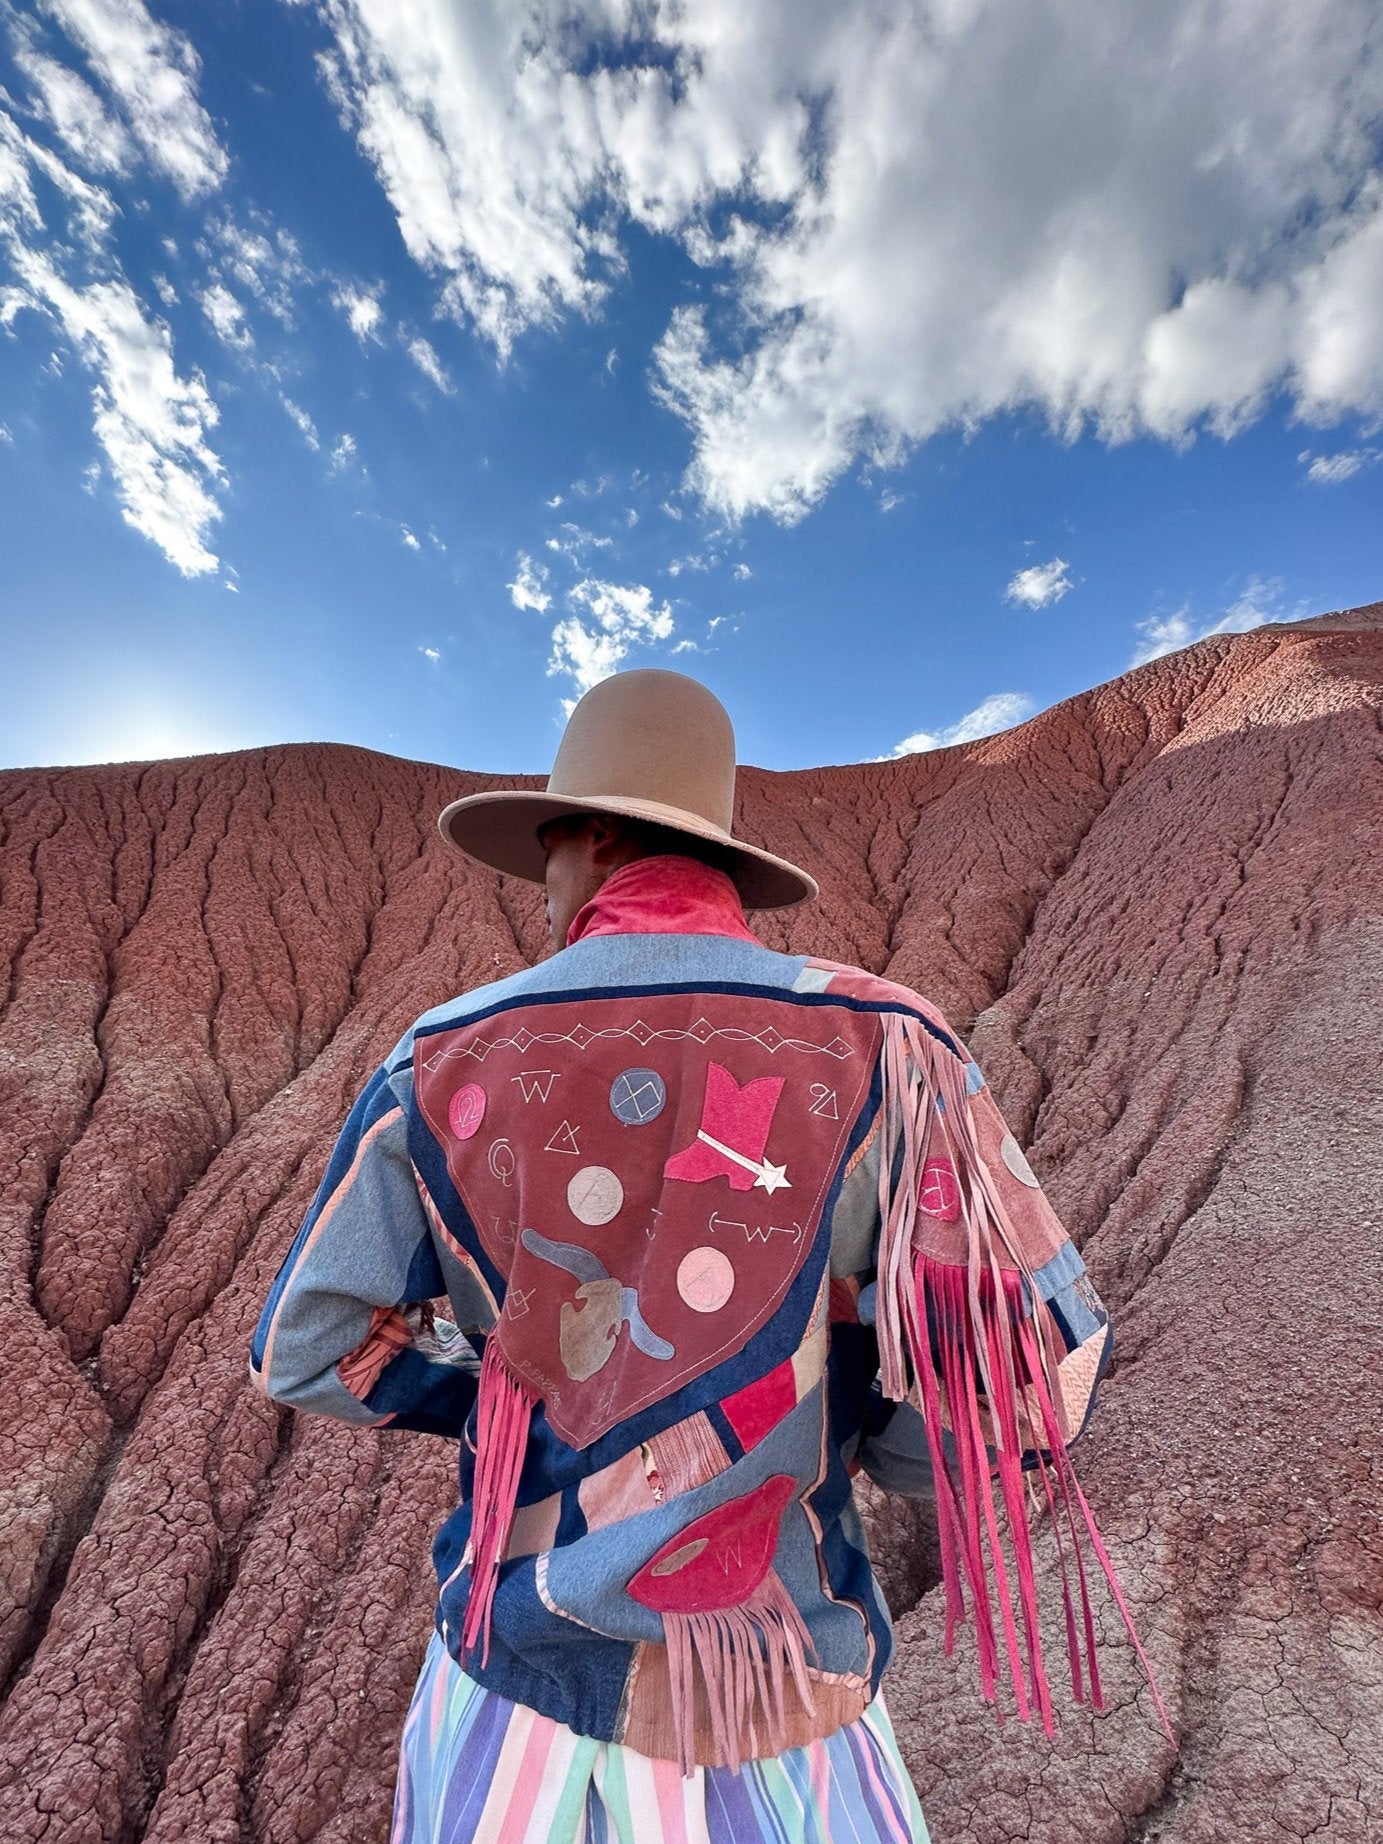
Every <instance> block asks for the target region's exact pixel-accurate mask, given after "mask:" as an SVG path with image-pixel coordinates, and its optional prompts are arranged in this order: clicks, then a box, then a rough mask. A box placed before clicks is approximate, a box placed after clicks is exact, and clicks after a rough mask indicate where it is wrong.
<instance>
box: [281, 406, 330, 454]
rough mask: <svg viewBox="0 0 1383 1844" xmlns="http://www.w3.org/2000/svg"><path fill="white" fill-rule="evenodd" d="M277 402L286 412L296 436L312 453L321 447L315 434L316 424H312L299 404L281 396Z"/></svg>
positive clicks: (319, 438) (319, 439) (319, 440)
mask: <svg viewBox="0 0 1383 1844" xmlns="http://www.w3.org/2000/svg"><path fill="white" fill-rule="evenodd" d="M279 402H280V403H281V404H282V405H283V407H284V409H285V410H287V412H288V415H289V418H290V420H291V421H292V422H293V424H294V426H295V427H296V429H297V431H298V434H299V435H300V436H301V437H302V439H303V440H304V441H305V442H306V443H307V445H308V447H309V448H310V449H312V450H313V451H314V452H315V451H316V450H317V449H319V448H320V447H321V446H322V442H321V437H320V436H319V435H318V434H317V425H316V423H314V422H313V420H312V418H311V417H310V416H309V415H308V413H307V411H306V410H304V409H303V408H302V406H301V405H300V404H296V403H294V401H293V399H292V398H291V397H282V396H281V397H280V398H279Z"/></svg>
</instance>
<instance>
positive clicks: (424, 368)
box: [408, 334, 456, 397]
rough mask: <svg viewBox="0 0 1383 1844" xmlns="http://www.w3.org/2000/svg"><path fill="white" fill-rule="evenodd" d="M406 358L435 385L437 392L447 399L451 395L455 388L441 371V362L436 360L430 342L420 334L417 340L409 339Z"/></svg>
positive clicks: (436, 357)
mask: <svg viewBox="0 0 1383 1844" xmlns="http://www.w3.org/2000/svg"><path fill="white" fill-rule="evenodd" d="M408 356H409V358H410V359H412V361H413V363H414V364H415V365H416V366H417V367H418V370H419V371H420V372H421V373H422V374H423V376H424V377H425V378H427V379H428V380H429V381H430V382H431V383H433V384H435V385H436V386H437V389H438V390H439V391H441V392H443V393H444V395H446V396H448V397H449V396H450V395H451V394H452V392H453V390H454V389H455V388H456V387H455V386H454V385H453V383H452V381H451V379H450V378H449V377H448V376H447V374H446V372H445V370H444V369H443V367H442V361H441V360H440V359H439V358H438V356H437V354H436V352H435V351H434V349H433V346H432V342H431V341H430V340H426V339H424V338H423V337H422V336H421V334H420V335H419V336H418V338H417V339H410V340H409V342H408Z"/></svg>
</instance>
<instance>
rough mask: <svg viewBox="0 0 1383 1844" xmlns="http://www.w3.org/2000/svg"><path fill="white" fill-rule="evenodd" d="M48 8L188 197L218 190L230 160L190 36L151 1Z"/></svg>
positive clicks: (81, 2) (49, 1) (51, 3)
mask: <svg viewBox="0 0 1383 1844" xmlns="http://www.w3.org/2000/svg"><path fill="white" fill-rule="evenodd" d="M44 10H45V12H47V13H48V14H50V15H51V16H52V17H53V18H55V19H56V20H57V21H58V23H59V24H60V25H61V26H62V28H63V30H64V31H65V32H66V33H67V36H68V37H69V38H70V39H71V40H72V42H73V43H74V44H76V45H78V46H80V47H81V49H82V51H84V52H85V54H86V58H87V62H88V63H89V64H90V66H91V68H92V70H93V71H94V72H95V73H96V75H97V76H98V77H99V78H100V79H101V81H102V82H103V83H104V84H105V86H106V88H107V89H108V90H109V91H110V92H111V95H112V96H113V98H114V100H115V102H116V104H117V105H118V107H119V109H120V111H121V113H122V114H123V115H124V117H125V120H126V121H127V122H128V124H129V128H130V131H131V132H132V133H133V135H134V138H135V139H136V140H137V141H138V142H139V144H140V146H141V147H142V148H143V150H144V155H145V158H146V159H147V160H148V161H149V163H150V165H151V166H153V167H154V168H155V169H156V170H157V171H159V172H162V173H164V174H166V175H167V176H168V178H169V179H171V180H172V181H173V184H174V185H175V186H176V187H177V189H178V191H179V192H180V193H181V194H182V196H183V197H184V198H188V199H191V198H196V197H199V196H200V195H202V194H204V193H207V192H211V191H213V190H215V188H216V187H217V186H219V185H220V183H221V181H222V180H223V179H224V178H225V176H226V170H227V166H228V164H229V163H228V161H227V158H226V153H225V150H224V148H222V146H221V144H220V143H219V141H218V140H217V138H216V131H215V129H214V128H213V127H212V123H211V117H210V116H209V115H208V114H207V112H206V110H205V109H204V108H203V107H202V105H201V103H200V102H199V101H198V100H197V76H198V73H199V71H200V69H201V65H200V62H199V60H198V57H197V54H196V52H195V51H194V50H193V49H192V46H191V44H190V42H189V41H188V40H187V39H186V38H185V37H184V36H183V34H182V33H181V32H176V31H174V30H173V28H172V27H171V26H166V25H164V24H163V23H162V22H161V21H159V20H156V19H154V18H153V17H152V16H151V15H150V13H149V10H148V8H147V7H146V6H145V5H144V4H143V0H44Z"/></svg>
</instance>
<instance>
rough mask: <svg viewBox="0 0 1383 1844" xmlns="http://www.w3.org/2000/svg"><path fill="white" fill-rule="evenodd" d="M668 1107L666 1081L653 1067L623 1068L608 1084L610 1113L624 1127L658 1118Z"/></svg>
mask: <svg viewBox="0 0 1383 1844" xmlns="http://www.w3.org/2000/svg"><path fill="white" fill-rule="evenodd" d="M666 1106H667V1083H666V1082H664V1081H663V1078H662V1077H661V1076H660V1075H659V1074H658V1072H657V1070H656V1069H626V1070H625V1071H624V1073H623V1074H622V1075H618V1076H616V1077H615V1079H614V1082H613V1083H612V1084H611V1087H610V1112H611V1113H612V1114H613V1115H614V1117H615V1119H616V1120H618V1121H623V1122H624V1125H625V1126H626V1127H643V1126H646V1125H647V1123H648V1122H649V1121H651V1120H657V1118H658V1116H659V1115H660V1114H661V1113H662V1111H663V1109H664V1108H665V1107H666Z"/></svg>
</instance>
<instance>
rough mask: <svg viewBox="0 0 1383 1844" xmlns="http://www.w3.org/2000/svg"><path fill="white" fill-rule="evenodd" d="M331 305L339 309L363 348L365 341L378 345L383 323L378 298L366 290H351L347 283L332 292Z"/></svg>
mask: <svg viewBox="0 0 1383 1844" xmlns="http://www.w3.org/2000/svg"><path fill="white" fill-rule="evenodd" d="M331 299H332V304H333V305H334V306H336V307H339V308H340V310H341V312H342V313H343V314H344V315H345V316H346V324H347V325H348V326H349V327H350V330H351V332H352V333H354V334H355V337H356V338H357V339H358V340H359V341H360V343H361V345H362V346H363V345H364V344H365V343H366V342H367V341H369V340H373V341H375V343H376V344H378V343H379V329H380V327H381V325H382V324H383V322H384V309H383V308H382V307H381V306H380V304H379V296H378V295H377V294H372V293H371V292H370V290H369V289H368V288H352V287H351V286H350V285H349V284H348V283H342V284H341V286H340V287H338V288H335V289H333V290H332V296H331Z"/></svg>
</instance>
